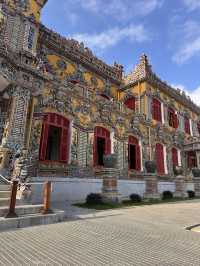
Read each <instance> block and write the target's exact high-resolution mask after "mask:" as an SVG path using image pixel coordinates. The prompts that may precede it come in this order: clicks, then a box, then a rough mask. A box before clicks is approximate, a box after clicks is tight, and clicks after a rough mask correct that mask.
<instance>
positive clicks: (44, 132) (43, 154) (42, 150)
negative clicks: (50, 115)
mask: <svg viewBox="0 0 200 266" xmlns="http://www.w3.org/2000/svg"><path fill="white" fill-rule="evenodd" d="M48 134H49V125H48V123H46V122H44V124H43V126H42V135H41V141H40V156H39V158H40V160H41V161H44V160H45V159H46V149H47V140H48Z"/></svg>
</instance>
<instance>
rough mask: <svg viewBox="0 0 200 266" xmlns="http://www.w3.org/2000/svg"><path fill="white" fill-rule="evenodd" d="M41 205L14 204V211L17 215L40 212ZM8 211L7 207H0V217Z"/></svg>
mask: <svg viewBox="0 0 200 266" xmlns="http://www.w3.org/2000/svg"><path fill="white" fill-rule="evenodd" d="M42 207H43V205H21V206H16V208H15V212H16V214H17V215H18V216H22V215H28V214H36V213H40V212H41V210H42ZM7 213H8V207H0V217H4V216H5V215H6V214H7Z"/></svg>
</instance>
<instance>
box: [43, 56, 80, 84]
mask: <svg viewBox="0 0 200 266" xmlns="http://www.w3.org/2000/svg"><path fill="white" fill-rule="evenodd" d="M47 59H48V61H49V63H50V65H52V66H53V68H54V70H55V71H56V73H57V74H58V76H60V78H61V79H62V78H64V77H66V76H67V75H71V74H73V73H74V72H75V71H76V65H75V64H74V63H72V62H70V61H69V60H66V59H63V58H61V57H59V56H57V55H48V56H47ZM59 60H63V61H65V63H66V66H67V67H66V69H65V70H64V71H62V70H61V69H59V67H58V65H57V63H58V61H59Z"/></svg>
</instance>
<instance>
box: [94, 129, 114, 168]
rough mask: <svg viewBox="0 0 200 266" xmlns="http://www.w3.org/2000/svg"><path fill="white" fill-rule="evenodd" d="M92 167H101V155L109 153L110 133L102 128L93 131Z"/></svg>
mask: <svg viewBox="0 0 200 266" xmlns="http://www.w3.org/2000/svg"><path fill="white" fill-rule="evenodd" d="M93 148H94V165H95V166H97V165H100V166H103V165H104V164H103V155H104V154H105V155H106V154H110V153H111V139H110V132H109V130H107V129H106V128H103V127H95V130H94V146H93Z"/></svg>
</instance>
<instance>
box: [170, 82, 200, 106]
mask: <svg viewBox="0 0 200 266" xmlns="http://www.w3.org/2000/svg"><path fill="white" fill-rule="evenodd" d="M172 87H173V88H179V89H180V90H182V91H184V92H185V93H186V95H188V96H190V98H191V100H192V101H193V102H194V103H196V104H197V105H199V106H200V86H199V87H197V88H196V89H194V90H192V91H188V90H187V89H186V88H185V86H184V85H182V84H178V85H175V84H172Z"/></svg>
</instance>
